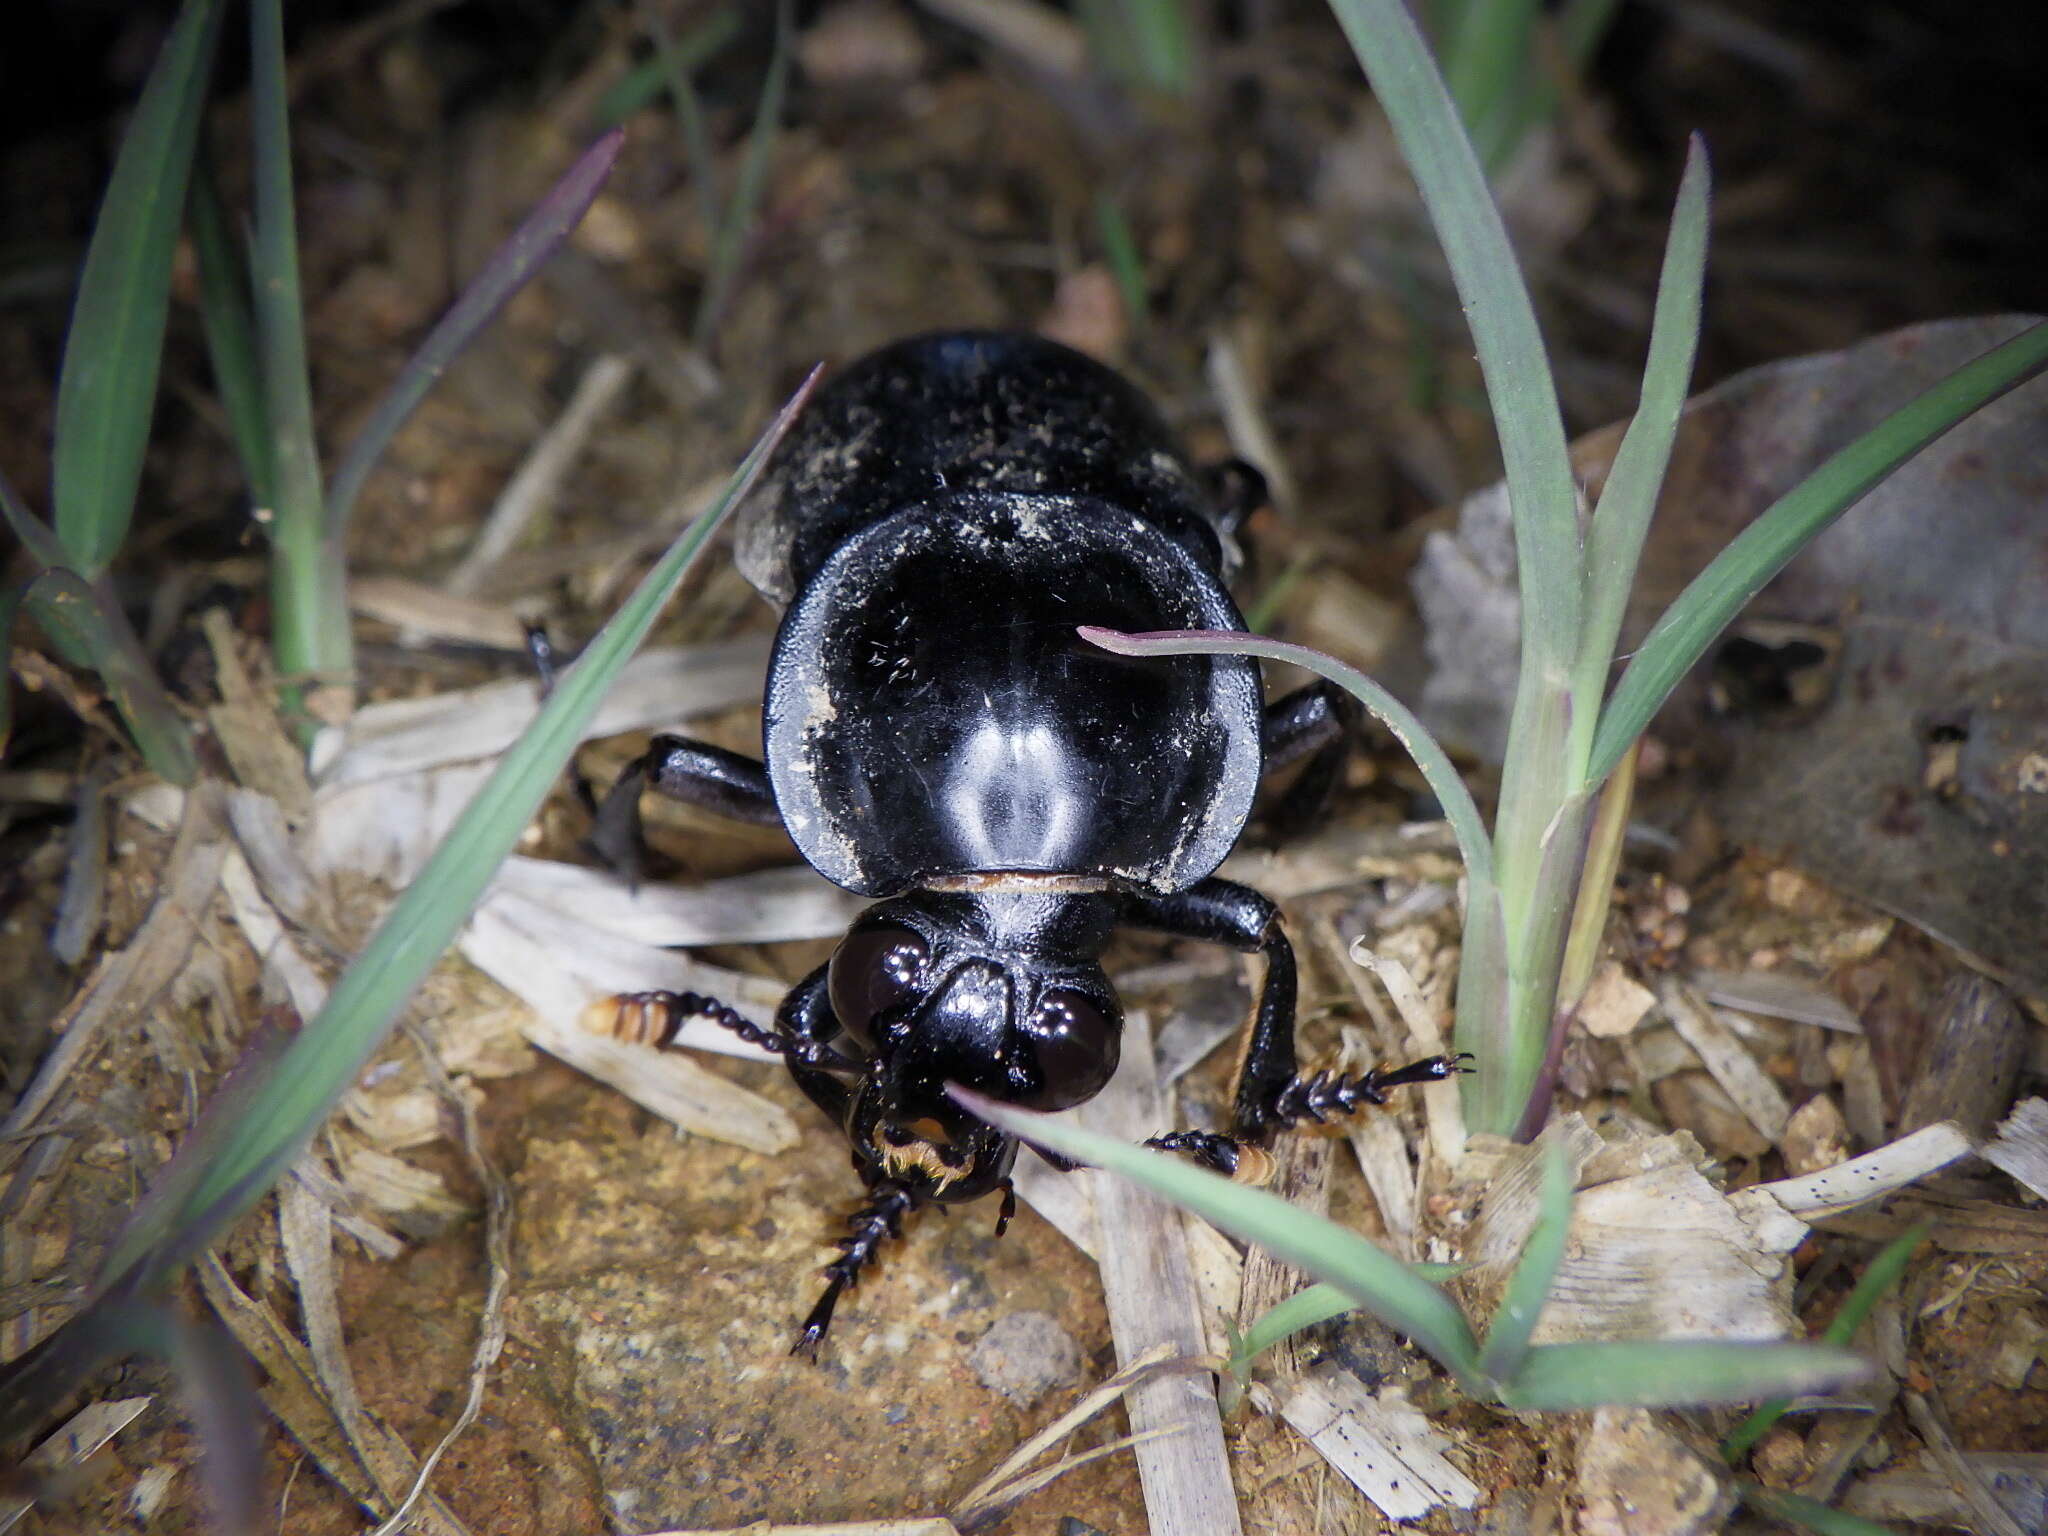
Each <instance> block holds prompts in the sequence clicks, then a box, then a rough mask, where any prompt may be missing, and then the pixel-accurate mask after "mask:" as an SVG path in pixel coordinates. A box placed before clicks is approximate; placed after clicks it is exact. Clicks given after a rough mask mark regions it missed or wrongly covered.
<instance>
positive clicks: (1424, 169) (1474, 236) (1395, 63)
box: [1331, 0, 1581, 672]
mask: <svg viewBox="0 0 2048 1536" xmlns="http://www.w3.org/2000/svg"><path fill="white" fill-rule="evenodd" d="M1331 7H1332V9H1333V10H1335V11H1336V13H1337V19H1338V20H1339V21H1340V22H1341V23H1342V24H1343V27H1344V31H1345V34H1346V35H1347V36H1348V37H1349V38H1350V39H1351V47H1352V50H1353V51H1354V52H1355V53H1356V54H1357V55H1358V62H1359V63H1360V64H1361V65H1362V66H1363V67H1364V69H1365V74H1366V78H1367V79H1368V80H1370V81H1371V82H1372V88H1373V94H1374V95H1375V96H1376V97H1378V99H1379V103H1380V106H1381V108H1382V110H1384V111H1385V112H1386V114H1387V120H1388V122H1389V123H1391V124H1392V125H1393V129H1394V136H1395V138H1396V139H1398V140H1399V141H1400V145H1401V153H1402V155H1403V157H1404V158H1405V159H1406V161H1407V163H1408V166H1409V169H1410V170H1411V171H1412V172H1413V174H1414V176H1415V181H1416V185H1417V186H1418V187H1419V188H1420V189H1421V191H1422V199H1423V202H1424V204H1425V205H1426V206H1427V207H1428V209H1429V216H1430V219H1431V220H1432V222H1433V223H1434V224H1435V225H1436V233H1437V239H1438V240H1439V241H1440V242H1442V245H1443V249H1444V256H1445V258H1446V259H1447V260H1448V261H1449V263H1450V268H1451V277H1452V279H1453V280H1454V281H1455V282H1456V284H1457V288H1458V298H1459V301H1460V302H1461V303H1462V304H1463V305H1464V308H1465V315H1466V319H1467V321H1468V323H1469V324H1470V325H1471V328H1472V340H1473V342H1474V344H1475V345H1476V347H1477V348H1478V352H1479V365H1480V368H1481V370H1482V371H1483V372H1484V374H1485V376H1486V391H1487V395H1488V397H1489V399H1490V400H1491V401H1492V404H1493V417H1494V429H1495V431H1496V432H1497V433H1498V434H1499V436H1500V449H1501V461H1502V463H1503V465H1504V466H1505V468H1506V472H1507V481H1508V486H1509V494H1510V495H1511V497H1512V498H1513V501H1514V514H1515V550H1516V564H1517V566H1518V568H1519V572H1520V580H1521V587H1522V614H1523V619H1522V626H1523V637H1522V638H1523V644H1522V665H1523V668H1524V670H1525V672H1527V671H1531V670H1538V669H1540V668H1541V666H1542V665H1543V664H1544V663H1545V662H1546V661H1548V662H1551V663H1554V664H1555V665H1557V666H1559V667H1564V666H1568V665H1569V664H1570V660H1571V657H1572V656H1573V654H1574V652H1575V650H1576V647H1577V638H1578V627H1579V608H1580V601H1581V592H1580V578H1579V531H1578V502H1577V495H1576V492H1575V490H1574V489H1573V482H1572V471H1571V461H1570V459H1569V458H1568V457H1567V456H1566V453H1565V438H1564V420H1563V417H1562V416H1561V415H1560V414H1559V412H1558V406H1557V390H1556V386H1555V385H1554V384H1553V383H1552V381H1551V377H1550V364H1549V359H1548V356H1547V355H1546V353H1545V352H1544V349H1543V337H1542V334H1541V333H1540V332H1539V331H1538V330H1537V328H1536V311H1535V309H1534V308H1533V307H1532V306H1531V304H1530V302H1529V290H1528V288H1527V287H1526V286H1525V285H1524V284H1523V282H1522V276H1521V271H1520V269H1519V268H1518V267H1517V266H1516V264H1515V254H1514V250H1513V248H1512V247H1511V246H1510V245H1509V243H1508V235H1507V229H1506V226H1504V225H1503V224H1502V223H1501V218H1500V212H1499V210H1498V209H1497V208H1495V207H1494V204H1493V198H1492V196H1491V195H1490V194H1489V193H1488V191H1487V188H1486V177H1485V175H1484V174H1483V172H1482V171H1481V170H1480V166H1479V160H1478V157H1477V156H1476V155H1475V154H1474V153H1473V149H1472V145H1471V143H1470V142H1469V141H1468V140H1467V139H1466V137H1465V133H1464V130H1463V129H1462V128H1461V127H1460V125H1459V119H1458V111H1457V108H1456V106H1455V105H1454V104H1453V103H1452V101H1451V97H1450V93H1449V92H1448V91H1447V90H1446V89H1445V88H1444V83H1443V81H1442V79H1441V78H1439V76H1438V75H1437V72H1436V67H1435V65H1434V64H1432V63H1431V61H1430V57H1429V50H1428V48H1427V46H1426V45H1425V44H1424V43H1423V40H1422V34H1421V33H1420V32H1418V31H1417V30H1416V28H1415V23H1414V21H1413V19H1412V18H1410V16H1409V14H1408V11H1407V8H1406V6H1404V5H1403V4H1402V3H1401V0H1331Z"/></svg>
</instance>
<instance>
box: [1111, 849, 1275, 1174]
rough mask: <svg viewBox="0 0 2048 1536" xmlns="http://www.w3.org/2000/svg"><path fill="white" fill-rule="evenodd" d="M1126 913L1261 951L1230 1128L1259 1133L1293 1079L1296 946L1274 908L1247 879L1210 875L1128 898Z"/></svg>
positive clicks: (1141, 922)
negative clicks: (1166, 891) (1261, 972)
mask: <svg viewBox="0 0 2048 1536" xmlns="http://www.w3.org/2000/svg"><path fill="white" fill-rule="evenodd" d="M1123 917H1124V921H1125V922H1127V923H1130V924H1132V925H1133V926H1135V927H1139V928H1151V929H1155V930H1157V931H1158V932H1160V933H1170V934H1174V935H1176V936H1177V937H1180V938H1184V939H1201V940H1202V941H1204V942H1205V943H1210V944H1227V945H1229V946H1230V947H1231V948H1232V949H1235V950H1238V951H1240V952H1242V953H1244V954H1253V953H1257V954H1261V955H1263V956H1264V957H1265V960H1266V975H1265V979H1264V980H1263V981H1261V982H1260V984H1259V1002H1258V1011H1257V1013H1256V1014H1255V1015H1254V1016H1253V1019H1252V1037H1251V1043H1250V1044H1249V1045H1248V1046H1247V1047H1246V1048H1245V1055H1244V1065H1243V1067H1242V1069H1241V1070H1240V1072H1239V1075H1238V1080H1237V1101H1236V1105H1235V1108H1234V1110H1233V1114H1232V1120H1233V1127H1232V1128H1233V1129H1234V1130H1235V1131H1236V1132H1237V1134H1238V1135H1239V1136H1241V1137H1247V1138H1251V1139H1260V1138H1263V1137H1264V1135H1265V1134H1266V1133H1267V1132H1268V1131H1269V1130H1271V1129H1272V1128H1273V1127H1274V1126H1275V1125H1276V1124H1279V1123H1283V1122H1278V1121H1276V1120H1275V1119H1274V1117H1273V1114H1272V1110H1273V1106H1274V1104H1275V1102H1276V1101H1277V1099H1278V1097H1279V1094H1280V1092H1281V1090H1282V1089H1284V1088H1285V1087H1286V1086H1287V1085H1288V1084H1289V1083H1291V1082H1293V1081H1294V1077H1295V1071H1294V1005H1295V979H1294V946H1293V945H1292V944H1290V943H1288V942H1287V935H1286V933H1285V932H1283V931H1282V929H1281V927H1280V909H1279V908H1278V907H1276V906H1275V905H1274V904H1273V903H1272V901H1271V900H1270V899H1269V898H1267V897H1265V896H1261V895H1260V894H1259V893H1258V892H1257V891H1255V890H1253V889H1252V888H1251V887H1250V886H1248V885H1239V884H1237V883H1236V882H1235V881H1232V880H1219V879H1217V878H1216V877H1214V876H1213V875H1212V876H1211V877H1210V878H1208V879H1207V880H1203V881H1201V882H1199V883H1198V884H1196V885H1193V886H1190V887H1189V888H1188V889H1187V890H1185V891H1176V892H1174V893H1173V894H1172V895H1170V896H1138V897H1133V898H1130V899H1129V900H1128V901H1127V903H1126V905H1125V907H1124V913H1123Z"/></svg>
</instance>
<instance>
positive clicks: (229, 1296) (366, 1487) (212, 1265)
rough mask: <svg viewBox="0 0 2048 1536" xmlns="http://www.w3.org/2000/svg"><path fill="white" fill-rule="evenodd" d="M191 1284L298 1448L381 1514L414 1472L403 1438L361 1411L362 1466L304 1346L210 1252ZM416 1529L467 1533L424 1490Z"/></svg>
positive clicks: (440, 1535) (449, 1535) (435, 1535)
mask: <svg viewBox="0 0 2048 1536" xmlns="http://www.w3.org/2000/svg"><path fill="white" fill-rule="evenodd" d="M198 1270H199V1286H200V1289H201V1291H202V1292H204V1294H205V1296H206V1299H207V1302H208V1303H209V1304H210V1305H211V1306H212V1307H213V1310H214V1312H215V1313H216V1314H217V1315H218V1316H219V1318H220V1320H221V1321H222V1322H223V1323H224V1324H226V1325H227V1329H228V1332H230V1333H232V1334H233V1335H234V1336H235V1341H236V1342H237V1343H238V1344H240V1345H241V1346H242V1348H243V1349H245V1350H247V1351H248V1352H249V1354H250V1356H251V1357H252V1358H253V1359H254V1360H255V1361H256V1363H257V1364H258V1365H259V1366H261V1367H262V1368H263V1371H264V1374H265V1376H266V1377H267V1378H268V1379H267V1381H266V1383H265V1385H264V1386H263V1387H262V1388H261V1392H262V1396H263V1401H264V1403H265V1404H266V1405H267V1406H268V1407H269V1408H270V1411H271V1412H272V1413H274V1414H276V1415H277V1417H278V1420H279V1422H281V1423H282V1424H283V1425H284V1427H285V1429H286V1431H287V1432H288V1433H290V1435H291V1436H292V1438H293V1439H295V1440H297V1441H298V1442H299V1444H300V1445H302V1446H304V1447H305V1448H306V1450H307V1452H308V1453H310V1454H311V1456H312V1457H313V1459H314V1460H315V1461H316V1462H318V1463H319V1465H320V1468H321V1470H322V1471H324V1472H325V1473H326V1474H327V1475H328V1476H329V1477H331V1478H333V1479H334V1480H335V1482H337V1483H339V1484H340V1485H341V1486H342V1487H343V1488H344V1489H346V1490H347V1492H348V1494H349V1496H350V1497H351V1498H353V1499H355V1500H356V1502H357V1503H359V1504H361V1505H362V1506H363V1507H364V1508H366V1509H370V1510H374V1511H377V1512H378V1513H380V1514H381V1513H383V1512H385V1511H388V1510H390V1509H391V1508H393V1507H394V1506H395V1502H396V1499H397V1498H398V1497H399V1493H400V1491H402V1490H403V1489H404V1488H405V1486H406V1484H407V1483H408V1482H409V1481H410V1480H411V1478H412V1475H413V1470H414V1463H413V1459H412V1453H411V1451H410V1450H408V1449H407V1447H406V1445H405V1443H404V1442H403V1441H402V1440H400V1439H399V1437H398V1436H397V1435H396V1434H395V1433H394V1432H393V1431H392V1430H391V1428H390V1427H389V1426H388V1425H386V1424H385V1423H384V1422H383V1421H382V1420H381V1419H379V1418H377V1417H376V1416H375V1415H374V1414H368V1413H367V1410H366V1411H365V1415H366V1416H365V1420H364V1423H365V1425H366V1426H367V1427H366V1429H365V1431H364V1433H365V1434H366V1436H367V1437H368V1444H367V1446H366V1447H365V1454H367V1455H368V1456H370V1457H373V1458H374V1459H375V1461H376V1464H377V1467H378V1469H379V1470H378V1471H377V1472H374V1473H373V1472H372V1470H371V1468H370V1467H368V1466H366V1465H365V1464H364V1455H363V1454H359V1453H358V1448H357V1447H356V1446H353V1445H351V1443H350V1441H349V1439H348V1437H347V1435H346V1433H345V1432H344V1431H343V1429H342V1428H341V1425H340V1423H339V1421H338V1420H337V1418H336V1415H335V1410H334V1408H333V1405H332V1404H331V1403H329V1402H328V1400H327V1399H326V1398H325V1397H323V1396H322V1395H321V1393H320V1392H319V1391H318V1390H317V1388H316V1387H315V1385H314V1384H315V1383H316V1382H317V1381H318V1380H319V1371H318V1368H317V1367H316V1366H315V1365H314V1362H313V1357H312V1354H311V1352H310V1351H309V1350H308V1349H307V1347H306V1345H305V1344H304V1343H303V1342H302V1341H301V1340H300V1339H299V1337H298V1336H297V1335H296V1334H294V1333H293V1332H292V1331H291V1329H289V1328H287V1327H286V1326H285V1324H284V1322H283V1320H282V1319H281V1318H279V1317H278V1315H277V1313H276V1312H275V1311H273V1310H272V1309H271V1307H270V1305H269V1304H268V1303H267V1302H262V1301H258V1300H255V1299H254V1298H252V1297H251V1296H249V1295H248V1294H247V1293H246V1292H245V1291H243V1290H242V1288H241V1287H240V1286H238V1285H236V1284H235V1282H234V1280H233V1279H232V1278H231V1277H230V1276H229V1275H228V1272H227V1270H226V1269H225V1268H223V1267H222V1265H221V1262H220V1260H219V1258H218V1257H217V1256H215V1255H213V1254H211V1253H209V1254H207V1255H206V1256H205V1257H204V1258H202V1259H201V1260H200V1261H199V1265H198ZM415 1518H416V1519H417V1521H418V1525H417V1529H418V1530H420V1531H422V1532H424V1533H425V1536H468V1531H467V1528H466V1527H465V1526H463V1524H462V1523H461V1522H460V1521H458V1520H457V1519H456V1518H455V1517H454V1515H453V1514H451V1513H450V1512H449V1510H448V1507H447V1506H446V1505H445V1504H443V1503H442V1502H441V1501H440V1499H438V1498H436V1497H433V1496H431V1495H430V1496H429V1497H428V1498H427V1500H426V1501H425V1503H424V1504H423V1505H422V1506H421V1507H420V1509H419V1510H418V1511H417V1512H416V1516H415Z"/></svg>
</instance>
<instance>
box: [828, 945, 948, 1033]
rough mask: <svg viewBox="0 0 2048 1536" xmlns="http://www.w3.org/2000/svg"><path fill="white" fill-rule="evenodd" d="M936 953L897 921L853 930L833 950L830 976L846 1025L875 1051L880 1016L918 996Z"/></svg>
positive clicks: (835, 1008)
mask: <svg viewBox="0 0 2048 1536" xmlns="http://www.w3.org/2000/svg"><path fill="white" fill-rule="evenodd" d="M930 958H931V947H930V946H929V945H927V944H926V943H925V941H924V940H923V939H922V938H920V937H919V936H918V935H917V934H915V933H913V932H911V930H910V929H908V928H904V927H901V926H900V925H898V924H895V923H888V924H884V925H883V926H881V927H878V928H862V929H859V930H857V931H855V932H853V933H849V934H848V935H847V936H846V938H845V939H844V940H843V941H842V942H841V943H840V945H839V948H838V949H837V950H836V951H834V953H833V955H832V969H831V972H830V974H829V978H828V981H829V986H830V989H831V994H832V1012H833V1013H834V1014H836V1015H837V1016H838V1018H839V1023H840V1026H841V1027H842V1028H843V1029H844V1030H845V1031H846V1032H847V1033H848V1034H849V1035H851V1036H853V1038H854V1039H856V1040H858V1041H859V1042H860V1043H861V1044H862V1045H864V1046H866V1047H867V1048H868V1049H869V1050H873V1049H874V1046H875V1030H874V1021H875V1019H876V1017H877V1016H878V1015H880V1014H884V1013H887V1012H888V1011H889V1010H890V1009H892V1008H900V1007H902V1006H903V1005H904V1004H905V1003H909V1002H914V1001H916V999H917V998H918V996H919V995H920V993H921V992H922V991H923V986H922V982H923V979H924V967H925V962H926V961H927V960H929V959H930Z"/></svg>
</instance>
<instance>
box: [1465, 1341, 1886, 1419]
mask: <svg viewBox="0 0 2048 1536" xmlns="http://www.w3.org/2000/svg"><path fill="white" fill-rule="evenodd" d="M1871 1370H1872V1367H1871V1364H1870V1362H1869V1361H1867V1360H1865V1359H1864V1358H1863V1357H1862V1356H1861V1355H1859V1354H1856V1353H1855V1352H1853V1351H1851V1350H1847V1349H1837V1348H1833V1347H1831V1346H1829V1345H1825V1344H1772V1343H1748V1342H1743V1341H1738V1340H1731V1339H1675V1340H1662V1341H1658V1342H1653V1343H1643V1344H1537V1345H1534V1346H1532V1347H1531V1348H1530V1350H1529V1354H1528V1358H1527V1359H1525V1360H1524V1361H1523V1362H1522V1368H1521V1370H1520V1371H1518V1372H1517V1373H1516V1375H1515V1379H1514V1380H1513V1381H1512V1382H1508V1383H1505V1384H1504V1385H1503V1386H1502V1389H1501V1394H1500V1400H1501V1401H1502V1402H1503V1403H1505V1404H1506V1405H1507V1406H1508V1407H1510V1408H1544V1409H1558V1410H1576V1409H1580V1408H1598V1407H1600V1406H1602V1405H1603V1404H1613V1405H1619V1406H1624V1407H1636V1408H1685V1407H1707V1406H1709V1405H1712V1404H1719V1403H1754V1402H1757V1401H1760V1400H1761V1399H1764V1398H1771V1397H1785V1396H1792V1397H1798V1396H1800V1395H1802V1394H1804V1393H1807V1392H1832V1391H1835V1390H1837V1389H1838V1388H1841V1387H1846V1386H1848V1385H1850V1384H1851V1383H1852V1382H1857V1381H1861V1380H1863V1379H1864V1378H1865V1377H1867V1376H1869V1375H1870V1374H1871Z"/></svg>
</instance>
